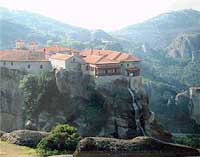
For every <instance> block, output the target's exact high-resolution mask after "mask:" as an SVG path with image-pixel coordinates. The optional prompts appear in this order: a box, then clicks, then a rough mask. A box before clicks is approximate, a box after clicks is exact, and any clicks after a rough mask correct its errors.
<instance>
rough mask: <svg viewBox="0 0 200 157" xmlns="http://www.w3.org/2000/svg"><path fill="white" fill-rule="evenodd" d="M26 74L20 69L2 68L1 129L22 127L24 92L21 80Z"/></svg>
mask: <svg viewBox="0 0 200 157" xmlns="http://www.w3.org/2000/svg"><path fill="white" fill-rule="evenodd" d="M24 75H25V73H24V72H21V71H18V70H9V69H6V68H0V130H3V131H12V130H16V129H21V128H22V127H23V122H22V111H21V109H22V105H23V93H22V91H21V90H20V89H19V81H20V80H21V79H22V78H23V76H24Z"/></svg>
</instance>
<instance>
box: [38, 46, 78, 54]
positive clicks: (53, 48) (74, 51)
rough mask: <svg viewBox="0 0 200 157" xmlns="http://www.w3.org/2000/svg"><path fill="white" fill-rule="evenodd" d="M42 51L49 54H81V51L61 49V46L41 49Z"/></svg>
mask: <svg viewBox="0 0 200 157" xmlns="http://www.w3.org/2000/svg"><path fill="white" fill-rule="evenodd" d="M40 51H45V52H46V53H49V52H55V53H57V52H71V53H79V51H77V50H75V49H71V48H66V47H60V46H51V47H46V48H42V49H40Z"/></svg>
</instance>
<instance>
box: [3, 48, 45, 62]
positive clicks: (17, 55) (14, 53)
mask: <svg viewBox="0 0 200 157" xmlns="http://www.w3.org/2000/svg"><path fill="white" fill-rule="evenodd" d="M0 61H47V60H46V59H45V54H44V52H41V51H29V50H10V51H0Z"/></svg>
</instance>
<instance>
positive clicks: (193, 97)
mask: <svg viewBox="0 0 200 157" xmlns="http://www.w3.org/2000/svg"><path fill="white" fill-rule="evenodd" d="M190 104H191V118H192V119H194V120H195V121H196V123H198V124H199V125H200V87H191V88H190Z"/></svg>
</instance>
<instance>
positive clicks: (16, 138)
mask: <svg viewBox="0 0 200 157" xmlns="http://www.w3.org/2000/svg"><path fill="white" fill-rule="evenodd" d="M48 135H49V133H47V132H41V131H32V130H17V131H13V132H11V133H6V134H4V135H3V136H2V137H1V140H2V141H6V142H9V143H12V144H17V145H21V146H28V147H36V146H37V144H38V143H39V142H40V141H41V140H42V138H44V137H46V136H48Z"/></svg>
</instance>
